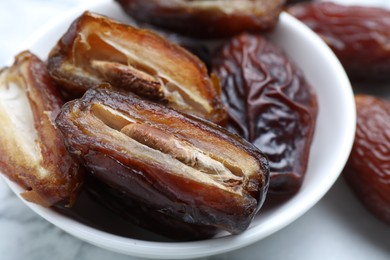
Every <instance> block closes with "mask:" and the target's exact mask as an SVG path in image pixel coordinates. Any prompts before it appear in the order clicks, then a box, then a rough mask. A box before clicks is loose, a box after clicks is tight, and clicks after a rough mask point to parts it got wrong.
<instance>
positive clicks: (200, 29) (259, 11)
mask: <svg viewBox="0 0 390 260" xmlns="http://www.w3.org/2000/svg"><path fill="white" fill-rule="evenodd" d="M116 1H117V2H118V3H119V4H120V5H121V6H122V7H123V9H124V10H125V12H127V13H128V14H129V15H130V16H131V17H132V18H135V19H136V20H137V21H139V22H145V23H150V24H153V25H155V26H159V27H161V28H165V29H170V30H172V31H175V32H178V33H180V34H183V35H188V36H191V37H198V38H221V37H228V36H233V35H235V34H238V33H241V32H244V31H256V32H258V31H265V30H270V29H272V28H273V27H274V26H275V24H276V22H277V21H278V18H279V14H280V12H281V11H282V8H283V5H284V4H285V2H286V1H285V0H255V1H253V0H252V1H250V0H244V1H242V0H239V1H237V0H219V1H203V0H195V1H194V0H149V1H144V0H116Z"/></svg>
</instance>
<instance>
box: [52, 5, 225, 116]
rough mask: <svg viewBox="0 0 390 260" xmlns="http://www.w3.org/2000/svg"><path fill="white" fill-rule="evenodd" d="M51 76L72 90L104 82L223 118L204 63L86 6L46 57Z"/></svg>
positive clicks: (74, 92) (215, 84)
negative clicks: (95, 12) (87, 9)
mask: <svg viewBox="0 0 390 260" xmlns="http://www.w3.org/2000/svg"><path fill="white" fill-rule="evenodd" d="M48 68H49V72H50V75H51V76H52V78H53V79H54V80H55V81H56V82H57V83H58V84H59V85H60V86H62V87H63V88H65V90H66V91H67V92H69V93H71V94H72V95H74V96H80V95H82V94H83V93H84V92H85V91H86V90H87V89H89V88H91V87H95V86H97V85H99V84H101V83H103V82H109V83H110V84H111V85H113V86H115V87H117V88H121V89H125V90H127V91H130V92H134V93H136V94H137V95H140V96H142V97H145V98H148V99H150V100H153V101H156V102H160V103H164V104H167V105H168V106H169V107H172V108H174V109H177V110H180V111H182V112H184V113H190V114H194V115H197V116H200V117H202V118H205V119H207V120H210V121H213V122H217V123H219V122H223V121H224V119H225V117H226V111H225V110H224V107H223V106H222V102H221V100H220V89H219V81H218V79H217V78H216V77H215V76H213V75H212V76H211V78H210V77H209V76H208V74H207V68H206V67H205V65H204V63H203V62H201V61H200V60H199V59H198V58H197V57H195V56H194V55H192V54H191V53H189V52H188V51H186V50H185V49H183V48H181V47H179V46H178V45H176V44H173V43H171V42H169V41H167V40H166V39H164V38H162V37H161V36H158V35H157V34H155V33H153V32H151V31H149V30H142V29H137V28H135V27H132V26H128V25H124V24H121V23H119V22H116V21H114V20H112V19H109V18H107V17H104V16H100V15H96V14H93V13H90V12H85V13H84V14H83V15H82V16H80V17H79V18H78V19H76V20H75V21H74V22H73V23H72V25H71V26H70V28H69V29H68V31H67V32H66V33H65V34H64V35H63V37H62V38H61V39H60V40H59V41H58V43H57V45H56V46H55V47H54V48H53V49H52V51H51V52H50V54H49V58H48Z"/></svg>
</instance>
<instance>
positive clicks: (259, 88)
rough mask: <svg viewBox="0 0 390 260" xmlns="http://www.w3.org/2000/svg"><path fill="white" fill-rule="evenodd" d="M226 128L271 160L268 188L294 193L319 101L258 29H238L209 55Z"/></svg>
mask: <svg viewBox="0 0 390 260" xmlns="http://www.w3.org/2000/svg"><path fill="white" fill-rule="evenodd" d="M213 71H214V72H215V73H216V74H217V75H218V76H219V77H220V79H221V86H222V94H223V95H222V99H223V101H224V102H225V103H226V104H227V105H228V107H229V109H228V129H229V130H231V131H232V132H234V133H237V134H238V135H240V136H242V137H244V138H245V139H246V140H248V141H249V142H251V143H253V144H254V145H255V146H257V147H258V148H259V149H261V150H262V151H263V152H264V153H265V154H266V155H267V157H268V159H269V162H270V169H271V177H270V189H269V192H270V193H274V194H292V193H295V192H296V191H298V190H299V188H300V186H301V184H302V181H303V178H304V175H305V173H306V168H307V163H308V159H309V152H310V146H311V142H312V138H313V133H314V129H315V122H316V115H317V109H318V108H317V101H316V96H315V93H314V92H313V89H312V88H311V86H310V85H309V84H308V82H306V80H305V78H304V76H303V74H302V72H301V71H300V70H299V69H298V68H297V67H296V66H295V65H294V64H293V63H292V62H290V61H289V59H288V58H287V57H286V56H285V55H284V53H283V52H282V51H281V50H280V49H278V48H277V47H276V46H274V45H273V44H272V43H270V42H268V41H267V40H266V39H265V38H263V37H262V36H259V35H251V34H241V35H239V36H236V37H234V38H232V39H231V40H230V41H228V42H226V43H225V44H224V45H223V47H222V48H221V49H220V51H219V52H218V53H217V54H216V55H215V57H214V58H213Z"/></svg>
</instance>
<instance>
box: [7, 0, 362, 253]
mask: <svg viewBox="0 0 390 260" xmlns="http://www.w3.org/2000/svg"><path fill="white" fill-rule="evenodd" d="M86 9H88V10H90V11H94V12H97V13H100V14H104V15H107V16H110V17H112V18H115V19H117V20H120V21H123V22H131V21H130V20H129V18H127V17H126V15H125V14H124V13H123V11H122V10H121V9H120V8H119V6H117V5H116V4H115V3H113V2H103V3H98V4H93V5H91V6H87V7H85V8H84V9H80V10H74V11H72V12H70V13H66V14H65V15H64V16H61V17H59V18H58V19H57V20H56V21H54V22H51V23H50V24H48V25H47V26H46V27H44V28H42V30H41V31H39V32H38V33H37V34H36V35H35V37H34V38H33V39H31V41H29V42H28V44H27V46H26V49H29V50H31V51H32V52H33V53H35V54H37V55H38V56H39V57H41V58H42V59H46V57H47V54H48V52H49V51H50V49H51V48H52V47H53V46H54V45H55V43H56V42H57V40H58V39H59V38H60V37H61V36H62V34H63V33H64V32H65V31H66V30H67V28H68V27H69V25H70V23H71V22H72V21H73V20H74V19H75V18H76V17H78V16H79V15H80V14H81V13H82V12H83V11H84V10H86ZM269 39H270V40H271V41H273V42H274V43H276V44H277V45H279V46H280V47H281V48H283V49H284V51H285V52H286V53H287V55H288V56H289V57H290V58H291V59H292V60H293V61H294V62H295V63H296V64H297V65H298V66H299V67H300V68H301V69H302V70H303V71H304V74H305V76H306V78H307V80H308V81H309V82H310V83H311V84H312V86H313V87H314V88H315V91H316V92H317V96H318V103H319V114H318V122H317V127H316V132H315V135H314V140H313V144H312V149H311V153H310V160H309V165H308V170H307V173H306V178H305V180H304V183H303V186H302V188H301V190H300V191H299V192H298V193H297V194H296V195H295V196H294V197H292V198H291V199H289V200H288V201H286V202H284V203H283V204H279V205H277V206H274V207H270V208H267V209H266V210H263V211H260V213H259V214H258V216H257V217H256V218H255V219H254V221H253V223H252V224H251V226H250V227H249V229H248V230H247V231H245V232H244V233H242V234H240V235H235V236H231V235H227V234H223V233H221V234H220V235H218V236H217V237H216V238H213V239H210V240H205V241H194V242H170V241H167V240H165V239H163V238H161V237H159V236H156V235H154V234H152V233H149V232H146V231H144V230H141V229H139V228H137V227H135V226H132V225H129V224H128V223H127V222H124V221H123V220H121V219H120V218H118V217H116V216H114V215H110V214H108V213H107V212H105V211H104V210H102V209H101V208H99V206H97V205H94V204H93V202H88V203H89V205H90V207H89V208H85V207H80V208H78V209H75V210H74V214H73V215H64V214H62V213H60V212H57V211H54V210H52V209H46V208H42V207H40V206H37V205H35V204H32V203H28V202H26V204H27V205H28V206H29V207H30V208H31V209H32V210H34V211H35V212H36V213H37V214H39V215H40V216H42V217H43V218H45V219H46V220H48V221H49V222H51V223H53V224H54V225H56V226H58V227H59V228H61V229H63V230H64V231H66V232H68V233H70V234H72V235H74V236H76V237H78V238H80V239H83V240H85V241H87V242H89V243H92V244H95V245H97V246H100V247H103V248H106V249H110V250H113V251H116V252H120V253H125V254H129V255H134V256H141V257H149V258H159V259H162V258H193V257H202V256H207V255H212V254H217V253H223V252H226V251H230V250H234V249H237V248H240V247H243V246H246V245H248V244H250V243H253V242H255V241H258V240H260V239H262V238H264V237H266V236H268V235H270V234H272V233H273V232H276V231H277V230H279V229H281V228H283V227H285V226H286V225H288V224H289V223H291V222H292V221H294V220H295V219H297V218H298V217H299V216H301V215H302V214H303V213H305V212H306V211H307V210H308V209H310V208H311V207H312V206H313V205H314V204H315V203H316V202H317V201H318V200H319V199H320V198H321V197H322V196H323V195H324V194H325V193H326V192H327V191H328V190H329V188H330V187H331V186H332V184H333V183H334V182H335V180H336V179H337V177H338V176H339V174H340V172H341V170H342V168H343V167H344V164H345V162H346V160H347V158H348V155H349V152H350V149H351V147H352V141H353V137H354V131H355V106H354V99H353V93H352V89H351V86H350V83H349V81H348V78H347V76H346V74H345V72H344V70H343V69H342V67H341V65H340V63H339V62H338V60H337V59H336V57H335V56H334V54H333V53H332V52H331V51H330V50H329V48H328V47H327V46H326V45H325V44H324V43H323V42H322V41H321V40H320V39H319V38H318V37H317V36H316V35H315V34H314V33H313V32H312V31H310V30H309V29H308V28H307V27H305V26H304V25H303V24H301V23H300V22H299V21H297V20H296V19H294V18H293V17H291V16H290V15H288V14H286V13H283V14H282V15H281V17H280V21H279V23H278V26H277V27H276V29H275V31H274V32H272V33H271V34H270V35H269ZM7 183H8V185H9V186H10V187H11V189H12V190H13V191H14V192H15V193H16V194H19V193H20V192H21V189H20V187H18V186H17V185H16V184H14V183H12V182H10V181H7ZM86 199H87V198H86ZM85 205H86V204H85ZM90 216H99V219H92V220H91V218H90Z"/></svg>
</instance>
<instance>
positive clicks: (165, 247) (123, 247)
mask: <svg viewBox="0 0 390 260" xmlns="http://www.w3.org/2000/svg"><path fill="white" fill-rule="evenodd" d="M106 4H114V3H112V1H106V0H99V1H96V2H94V3H93V4H91V3H88V4H84V5H81V6H78V7H77V8H74V9H72V10H70V11H68V12H65V13H64V14H62V15H60V16H58V17H57V18H55V19H53V20H52V21H49V22H48V23H47V24H45V25H44V26H43V27H41V28H40V29H39V30H38V31H36V32H35V33H34V34H33V36H32V37H30V39H28V40H27V41H26V42H25V48H24V49H29V48H30V46H32V45H34V43H36V42H38V41H39V40H40V39H42V38H43V37H44V36H45V35H46V34H48V33H50V32H51V31H52V30H53V28H55V27H56V26H58V25H59V24H61V23H63V22H64V21H66V20H67V19H70V18H72V17H77V16H78V15H79V14H80V13H81V12H82V11H84V10H87V9H92V11H93V9H95V8H96V7H101V6H104V5H106ZM280 20H281V21H282V22H283V26H287V27H288V28H289V29H291V28H294V30H298V31H299V33H300V34H303V35H306V36H307V37H309V38H310V40H311V41H313V43H315V44H317V45H318V48H319V49H320V51H321V52H324V53H325V54H326V55H327V56H328V58H329V62H331V63H332V64H333V66H335V69H334V71H335V72H336V75H335V76H337V77H338V78H339V80H340V81H341V83H340V85H342V86H344V88H343V89H342V90H341V91H342V94H343V95H344V96H346V97H349V98H348V99H347V100H346V101H347V103H348V104H346V107H347V109H348V111H346V114H348V115H349V117H348V118H347V120H348V123H346V124H345V126H346V127H345V129H344V136H345V137H346V140H345V143H344V145H343V146H342V147H340V148H341V149H343V150H342V151H341V152H340V154H341V155H342V156H340V157H339V158H338V162H337V163H335V164H334V165H332V166H329V170H330V172H332V173H333V174H330V175H329V180H328V182H327V183H326V184H324V185H323V186H321V187H319V189H318V191H317V193H315V195H313V196H310V197H308V198H306V199H305V203H301V204H298V206H297V207H296V210H295V211H294V212H292V213H291V214H290V215H288V216H287V215H285V216H282V217H280V218H279V220H278V221H276V222H275V221H272V223H269V225H266V226H267V228H266V229H265V230H264V229H263V230H262V232H260V233H259V232H258V231H257V230H256V229H255V228H249V229H248V230H247V231H245V232H244V233H242V234H239V235H231V236H225V237H217V238H213V239H209V240H201V241H190V242H175V243H172V242H153V241H145V240H138V239H133V238H127V237H120V236H117V235H114V234H111V233H107V232H104V231H101V230H97V229H95V228H93V227H90V226H88V225H85V224H83V223H80V222H78V221H76V220H73V219H70V218H68V217H65V216H63V215H61V214H59V213H57V212H55V211H53V210H50V209H48V208H43V207H40V206H38V205H36V204H33V203H29V202H27V201H25V200H24V199H23V198H21V196H20V193H21V192H22V189H21V188H20V187H19V186H18V185H17V184H15V183H13V182H11V181H10V180H8V179H7V178H5V177H3V176H2V177H3V178H4V179H5V181H6V183H7V185H8V186H9V187H10V188H11V189H12V191H13V192H14V193H15V194H16V195H17V196H18V197H19V198H20V199H21V200H22V201H23V202H24V203H25V204H26V205H27V206H28V207H29V208H30V209H32V210H33V211H35V212H36V213H37V214H38V215H40V216H41V217H43V218H44V219H46V220H47V221H49V222H50V223H52V224H54V225H55V226H57V227H59V228H60V229H62V230H63V231H65V232H67V233H69V234H72V235H73V236H75V237H78V238H80V239H82V240H84V241H86V242H89V243H91V244H94V245H96V246H99V247H102V248H105V249H109V250H113V251H116V252H119V253H123V254H128V255H133V256H138V257H147V258H156V259H157V258H158V259H163V258H172V259H173V258H175V259H181V258H194V257H204V256H210V255H215V254H220V253H224V252H228V251H233V250H236V249H239V248H242V247H245V246H247V245H249V244H252V243H254V242H256V241H259V240H261V239H263V238H265V237H267V236H269V235H271V234H272V233H274V232H276V231H278V230H281V229H282V228H284V227H286V226H287V225H289V224H290V223H291V222H293V221H295V220H296V219H298V218H299V217H300V216H301V215H303V214H304V213H305V212H307V211H308V210H309V209H310V208H311V207H313V206H314V205H315V204H316V203H317V202H318V201H319V200H320V199H321V198H322V197H323V196H324V195H325V194H326V192H327V191H328V190H329V189H330V187H331V186H332V185H333V184H334V182H335V181H336V179H337V178H338V176H339V174H340V173H341V171H342V169H343V167H344V165H345V163H346V161H347V159H348V156H349V153H350V151H351V149H352V144H353V139H354V134H352V133H355V124H356V113H355V111H356V110H355V103H354V100H353V99H352V98H351V97H353V91H352V87H351V84H350V82H349V79H348V77H347V75H346V73H345V71H344V69H343V68H342V66H341V64H340V62H339V61H338V59H337V58H336V57H335V55H334V54H333V52H332V51H331V50H330V49H329V48H328V46H327V45H326V44H325V43H324V42H323V41H322V40H321V39H320V38H319V37H318V36H317V35H315V33H314V32H313V31H311V30H310V29H309V28H308V27H306V26H305V25H304V24H303V23H301V22H299V21H298V20H297V19H295V18H294V17H292V16H291V15H289V14H287V13H285V12H283V13H281V16H280ZM348 135H349V136H350V137H348ZM268 222H270V221H268ZM265 224H267V223H265Z"/></svg>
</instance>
